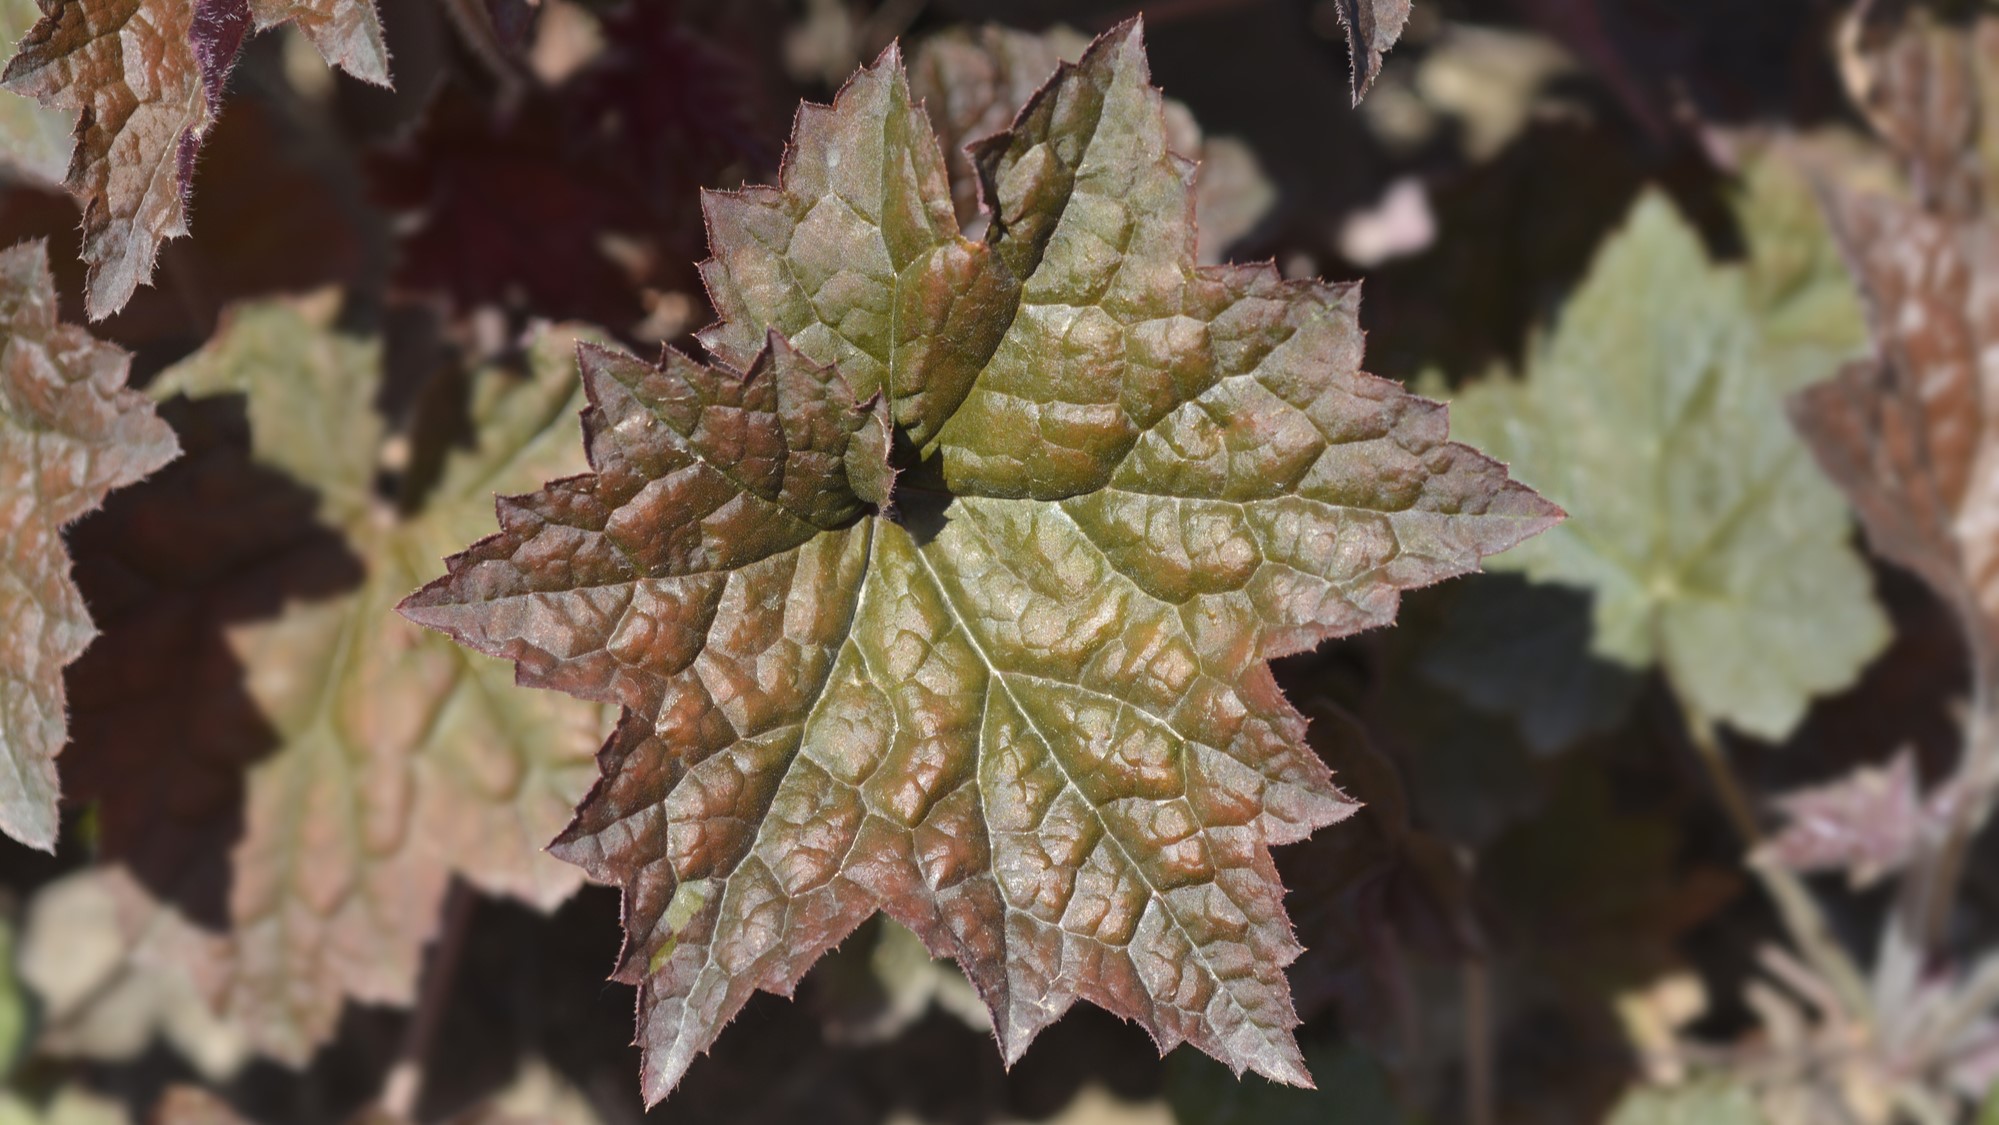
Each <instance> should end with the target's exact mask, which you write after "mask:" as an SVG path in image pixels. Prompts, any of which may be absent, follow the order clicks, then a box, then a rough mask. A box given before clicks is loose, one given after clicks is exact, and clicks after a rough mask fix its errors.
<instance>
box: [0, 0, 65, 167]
mask: <svg viewBox="0 0 1999 1125" xmlns="http://www.w3.org/2000/svg"><path fill="white" fill-rule="evenodd" d="M41 14H42V10H41V7H40V5H38V4H37V3H36V2H35V0H4V2H0V49H4V50H5V51H6V53H7V57H8V58H9V59H12V58H13V51H14V44H16V43H18V42H20V39H21V36H22V35H24V34H25V33H26V32H27V30H28V29H29V28H30V27H33V26H34V24H35V21H36V20H38V19H40V18H41ZM75 128H76V113H75V111H73V110H65V109H50V108H47V107H44V106H42V105H40V104H39V103H37V102H36V101H35V100H34V99H33V98H30V97H27V96H26V95H23V94H17V93H14V92H13V91H11V90H0V163H4V164H5V165H7V166H9V167H12V168H14V169H16V170H17V171H20V172H23V173H25V174H27V175H29V176H31V177H33V178H35V179H38V180H41V181H43V182H45V183H51V184H59V183H61V182H62V178H63V172H64V171H65V170H66V169H68V167H69V149H70V141H69V136H70V133H71V131H73V130H74V129H75Z"/></svg>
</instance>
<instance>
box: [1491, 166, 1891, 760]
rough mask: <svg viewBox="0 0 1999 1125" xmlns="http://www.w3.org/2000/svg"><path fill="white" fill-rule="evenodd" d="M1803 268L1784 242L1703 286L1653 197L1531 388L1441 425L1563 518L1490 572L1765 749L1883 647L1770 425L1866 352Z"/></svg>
mask: <svg viewBox="0 0 1999 1125" xmlns="http://www.w3.org/2000/svg"><path fill="white" fill-rule="evenodd" d="M1762 187H1763V190H1765V191H1770V190H1774V189H1773V188H1771V187H1770V186H1768V185H1762ZM1759 229H1761V224H1759ZM1818 238H1819V240H1821V241H1823V238H1824V236H1823V234H1822V233H1821V234H1820V235H1819V236H1818ZM1803 245H1804V246H1805V247H1807V248H1808V247H1809V245H1810V243H1809V242H1805V243H1804V244H1803ZM1816 261H1817V257H1816V256H1815V255H1813V254H1812V253H1809V252H1805V251H1803V250H1801V249H1800V243H1799V242H1798V240H1796V239H1785V240H1782V241H1780V242H1778V243H1777V244H1775V245H1772V246H1769V247H1763V248H1759V249H1757V250H1756V251H1755V254H1754V256H1753V257H1752V262H1751V265H1750V267H1748V268H1745V267H1742V266H1719V265H1714V264H1711V263H1710V262H1708V260H1707V256H1706V253H1705V251H1704V250H1703V248H1702V246H1701V243H1700V240H1699V239H1698V238H1697V237H1696V236H1695V234H1694V233H1693V231H1691V230H1690V229H1688V228H1687V227H1686V226H1685V225H1684V224H1683V223H1682V222H1681V221H1680V220H1679V219H1678V218H1677V217H1676V216H1675V215H1674V214H1673V211H1672V207H1671V205H1670V204H1668V203H1667V202H1666V200H1665V199H1664V198H1663V197H1660V196H1648V197H1646V198H1645V199H1643V200H1641V201H1640V202H1639V204H1638V205H1637V207H1636V208H1635V209H1634V210H1633V212H1632V215H1631V217H1630V219H1629V221H1628V222H1627V224H1626V226H1625V228H1624V230H1623V231H1622V232H1620V233H1618V234H1617V235H1615V236H1614V237H1613V238H1612V239H1611V240H1610V242H1609V243H1608V244H1607V245H1606V246H1605V248H1604V249H1603V251H1602V252H1601V253H1600V255H1599V256H1598V258H1597V261H1596V263H1595V265H1594V266H1593V267H1592V269H1591V271H1590V274H1589V276H1588V278H1587V280H1586V281H1585V282H1584V283H1583V285H1582V286H1581V287H1580V288H1579V289H1578V290H1577V291H1576V293H1575V294H1574V295H1573V296H1571V297H1570V299H1569V301H1568V303H1567V304H1566V305H1565V306H1564V308H1563V309H1562V313H1561V319H1560V322H1559V323H1558V324H1557V325H1556V327H1555V330H1554V331H1553V333H1552V334H1551V335H1550V336H1549V338H1547V339H1546V340H1544V341H1542V342H1541V343H1540V344H1539V345H1538V346H1537V347H1536V348H1535V350H1534V353H1533V355H1532V356H1531V357H1530V360H1529V377H1528V378H1527V379H1526V380H1525V381H1520V382H1515V381H1511V380H1505V379H1495V380H1488V381H1486V382H1484V383H1481V384H1478V385H1476V386H1474V387H1472V388H1470V389H1469V390H1468V391H1467V392H1466V393H1464V394H1463V395H1461V396H1459V397H1458V398H1457V400H1456V401H1455V402H1454V404H1453V406H1454V409H1455V411H1456V416H1457V420H1458V425H1459V427H1460V430H1461V432H1463V433H1465V434H1467V435H1468V436H1469V437H1470V439H1471V440H1473V441H1476V442H1480V443H1481V444H1484V445H1486V447H1488V448H1491V449H1492V450H1494V452H1496V453H1498V454H1499V455H1501V456H1504V457H1507V458H1508V459H1509V460H1510V461H1511V462H1512V464H1513V466H1514V468H1515V471H1516V472H1518V473H1519V474H1520V476H1521V477H1522V478H1523V479H1525V480H1527V481H1530V482H1532V483H1534V484H1535V485H1536V486H1537V487H1540V488H1544V489H1546V490H1547V491H1548V492H1549V494H1550V495H1552V496H1555V497H1556V498H1557V499H1559V500H1560V501H1561V502H1562V503H1564V504H1566V505H1569V507H1570V509H1571V510H1572V511H1573V512H1574V513H1575V515H1576V518H1575V519H1574V520H1573V521H1572V522H1571V523H1569V524H1568V525H1566V526H1564V527H1562V528H1561V529H1559V530H1557V531H1556V532H1554V533H1552V534H1550V535H1548V536H1545V537H1543V538H1541V539H1539V540H1537V541H1535V542H1534V543H1532V544H1530V545H1528V546H1527V547H1525V548H1523V549H1522V550H1519V551H1516V552H1514V553H1512V554H1510V555H1508V556H1507V557H1506V558H1505V559H1504V560H1503V562H1502V564H1501V565H1503V566H1506V567H1508V568H1516V569H1520V570H1523V571H1525V572H1526V573H1527V575H1528V576H1529V577H1530V578H1532V579H1534V580H1536V581H1545V582H1560V583H1566V584H1569V585H1574V586H1581V587H1584V588H1587V589H1590V590H1591V591H1593V593H1594V595H1595V605H1594V617H1595V642H1594V647H1595V650H1596V651H1597V652H1598V653H1599V654H1601V655H1603V656H1606V657H1609V658H1611V659H1613V660H1616V661H1618V662H1620V663H1624V664H1627V665H1632V666H1639V667H1643V666H1649V665H1651V664H1654V663H1659V664H1663V665H1664V667H1665V670H1666V673H1667V675H1668V677H1669V678H1670V679H1671V680H1672V681H1673V683H1674V685H1675V687H1676V688H1677V689H1678V690H1679V692H1680V693H1681V694H1682V697H1683V698H1684V700H1685V701H1686V702H1687V703H1688V704H1689V705H1690V706H1692V707H1694V708H1696V709H1698V710H1699V711H1701V712H1702V713H1704V714H1706V715H1707V716H1709V717H1712V718H1715V719H1721V720H1726V721H1728V722H1730V723H1732V724H1734V725H1735V726H1737V727H1739V728H1740V729H1742V730H1743V731H1745V732H1747V733H1750V734H1753V735H1757V736H1759V737H1763V738H1769V739H1773V740H1775V739H1780V738H1782V737H1784V736H1785V735H1786V734H1788V733H1789V732H1790V730H1791V728H1792V727H1794V726H1795V725H1796V724H1797V722H1798V720H1799V718H1800V717H1802V716H1803V714H1804V712H1805V708H1806V706H1807V704H1808V703H1809V701H1810V699H1811V698H1812V697H1813V696H1815V695H1819V694H1822V693H1825V692H1828V691H1832V690H1835V689H1837V688H1840V687H1844V686H1845V685H1847V684H1849V683H1851V682H1852V680H1853V678H1854V677H1855V676H1856V675H1857V674H1858V672H1859V670H1860V668H1861V667H1862V666H1863V665H1864V664H1865V663H1866V662H1867V661H1868V660H1869V659H1870V658H1871V657H1873V656H1874V654H1875V653H1877V652H1879V651H1880V649H1881V647H1882V646H1883V644H1885V643H1886V641H1887V636H1888V632H1887V625H1886V623H1885V621H1884V619H1883V618H1882V615H1881V612H1880V610H1879V609H1878V608H1877V607H1876V605H1875V604H1874V600H1873V593H1872V582H1871V580H1870V577H1869V575H1868V573H1867V568H1866V565H1865V564H1864V563H1863V562H1862V561H1861V559H1860V558H1859V556H1858V555H1857V554H1856V553H1855V552H1854V551H1853V549H1852V547H1851V545H1850V543H1849V538H1850V529H1849V524H1848V519H1847V515H1846V511H1845V505H1844V504H1843V503H1842V502H1841V500H1840V497H1839V494H1838V492H1837V491H1835V490H1834V489H1833V488H1832V487H1831V486H1830V485H1828V484H1827V482H1826V481H1825V480H1824V479H1822V478H1821V477H1820V476H1819V474H1818V472H1817V469H1816V467H1815V466H1814V465H1813V464H1812V462H1811V458H1810V457H1809V456H1808V455H1807V454H1806V453H1805V451H1804V449H1803V448H1802V446H1801V445H1800V443H1799V442H1798V440H1797V438H1796V437H1795V435H1793V434H1792V432H1791V429H1790V427H1789V426H1788V425H1787V424H1786V420H1785V417H1784V409H1783V396H1784V395H1785V393H1787V392H1788V391H1790V390H1794V389H1796V388H1797V387H1799V386H1802V385H1803V384H1805V383H1807V382H1810V381H1811V380H1812V379H1815V378H1818V377H1821V376H1823V375H1824V374H1825V373H1826V372H1827V371H1828V370H1830V369H1831V368H1832V366H1833V365H1834V364H1836V363H1837V362H1838V358H1839V357H1840V355H1841V354H1842V353H1843V352H1844V351H1846V350H1848V349H1849V348H1850V347H1852V346H1857V345H1858V343H1859V341H1858V339H1857V338H1856V337H1855V335H1854V318H1853V316H1852V312H1851V298H1850V296H1848V295H1847V294H1846V293H1845V292H1844V285H1843V282H1841V281H1840V280H1839V278H1838V276H1837V274H1836V273H1835V274H1831V275H1830V280H1828V279H1827V278H1826V277H1821V276H1819V273H1820V270H1819V267H1818V266H1817V265H1816V264H1815V263H1816ZM1841 310H1845V311H1844V313H1843V314H1842V311H1841ZM1843 345H1844V346H1843Z"/></svg>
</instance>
